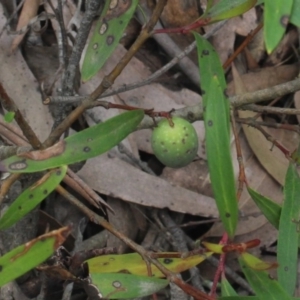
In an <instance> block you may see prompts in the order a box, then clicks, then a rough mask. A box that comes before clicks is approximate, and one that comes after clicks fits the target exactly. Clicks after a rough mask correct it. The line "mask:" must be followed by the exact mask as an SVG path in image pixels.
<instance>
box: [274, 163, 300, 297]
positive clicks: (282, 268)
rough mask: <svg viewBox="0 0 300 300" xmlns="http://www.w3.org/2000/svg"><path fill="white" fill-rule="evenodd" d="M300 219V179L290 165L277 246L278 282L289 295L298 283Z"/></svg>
mask: <svg viewBox="0 0 300 300" xmlns="http://www.w3.org/2000/svg"><path fill="white" fill-rule="evenodd" d="M299 218H300V178H299V175H298V172H297V169H296V165H294V164H290V165H289V168H288V170H287V174H286V178H285V185H284V202H283V205H282V210H281V215H280V223H279V235H278V244H277V259H278V263H279V267H278V281H279V282H280V284H281V285H282V286H283V288H284V289H285V290H286V291H287V293H288V294H289V295H293V294H294V292H295V288H296V282H297V267H298V263H297V262H298V238H299V230H300V229H299V225H300V223H299V222H300V220H299Z"/></svg>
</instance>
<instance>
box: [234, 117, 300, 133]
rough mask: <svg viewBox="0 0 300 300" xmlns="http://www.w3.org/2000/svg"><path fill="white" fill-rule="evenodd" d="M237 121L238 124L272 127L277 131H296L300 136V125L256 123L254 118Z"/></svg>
mask: <svg viewBox="0 0 300 300" xmlns="http://www.w3.org/2000/svg"><path fill="white" fill-rule="evenodd" d="M236 121H237V122H238V123H242V124H246V125H249V126H252V127H255V128H257V127H260V126H265V127H271V128H276V129H283V130H289V131H295V132H297V133H298V134H300V125H299V124H298V125H292V124H281V123H275V122H264V121H256V120H254V119H253V118H236Z"/></svg>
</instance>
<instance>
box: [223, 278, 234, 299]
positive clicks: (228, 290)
mask: <svg viewBox="0 0 300 300" xmlns="http://www.w3.org/2000/svg"><path fill="white" fill-rule="evenodd" d="M221 294H222V296H237V293H236V291H235V290H234V289H233V287H232V286H231V284H230V283H229V281H228V280H227V279H226V278H225V276H222V281H221Z"/></svg>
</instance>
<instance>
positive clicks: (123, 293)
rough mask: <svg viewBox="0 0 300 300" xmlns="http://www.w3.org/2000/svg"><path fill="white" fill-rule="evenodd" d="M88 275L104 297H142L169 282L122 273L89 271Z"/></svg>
mask: <svg viewBox="0 0 300 300" xmlns="http://www.w3.org/2000/svg"><path fill="white" fill-rule="evenodd" d="M90 277H91V278H92V283H93V284H94V285H95V286H97V288H98V289H99V293H100V294H101V298H104V299H127V298H136V297H144V296H148V295H151V294H153V293H156V292H157V291H159V290H161V289H162V288H164V287H166V286H167V285H168V284H169V281H168V280H166V279H159V278H155V277H147V276H137V275H131V274H122V273H114V274H111V273H105V274H101V273H90Z"/></svg>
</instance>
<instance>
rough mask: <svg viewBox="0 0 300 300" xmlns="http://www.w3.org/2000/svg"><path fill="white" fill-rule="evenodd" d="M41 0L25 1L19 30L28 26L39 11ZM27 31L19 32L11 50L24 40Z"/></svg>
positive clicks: (18, 26)
mask: <svg viewBox="0 0 300 300" xmlns="http://www.w3.org/2000/svg"><path fill="white" fill-rule="evenodd" d="M39 6H40V0H26V1H25V2H24V5H23V8H22V12H21V15H20V18H19V21H18V25H17V31H18V30H20V29H21V28H23V27H24V26H26V25H27V24H28V23H29V22H30V20H31V19H32V18H34V17H35V16H36V14H37V12H38V8H39ZM25 34H26V33H23V34H18V35H17V36H16V37H15V38H14V39H13V41H12V43H11V52H14V51H15V50H16V49H17V47H18V46H19V44H20V43H21V42H22V40H23V38H24V36H25Z"/></svg>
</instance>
